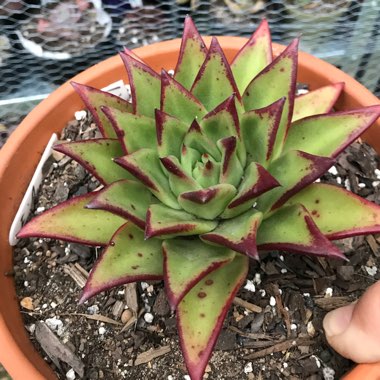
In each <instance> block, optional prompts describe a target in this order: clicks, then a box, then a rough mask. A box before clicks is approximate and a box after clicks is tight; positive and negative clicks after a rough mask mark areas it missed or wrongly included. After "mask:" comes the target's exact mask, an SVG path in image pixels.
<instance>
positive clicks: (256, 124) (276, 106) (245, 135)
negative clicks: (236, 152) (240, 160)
mask: <svg viewBox="0 0 380 380" xmlns="http://www.w3.org/2000/svg"><path fill="white" fill-rule="evenodd" d="M284 104H285V98H281V99H280V100H277V101H276V102H274V103H273V104H271V105H269V106H268V107H264V108H260V109H258V110H252V111H248V112H246V113H245V114H244V115H243V116H242V119H241V126H240V127H241V133H242V139H243V141H244V143H245V147H246V150H247V160H248V162H251V161H254V162H258V163H260V164H261V165H263V166H264V167H266V166H267V165H268V164H269V161H270V159H271V158H272V153H273V147H274V143H275V141H276V134H277V131H278V127H279V125H280V121H281V115H282V110H283V108H284Z"/></svg>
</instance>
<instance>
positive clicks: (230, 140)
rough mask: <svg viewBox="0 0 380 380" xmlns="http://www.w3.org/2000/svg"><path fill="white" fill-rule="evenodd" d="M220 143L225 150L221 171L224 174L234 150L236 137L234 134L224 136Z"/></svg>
mask: <svg viewBox="0 0 380 380" xmlns="http://www.w3.org/2000/svg"><path fill="white" fill-rule="evenodd" d="M221 144H222V146H223V148H224V151H225V156H224V160H223V167H222V173H223V174H226V172H227V169H228V167H229V164H230V161H231V158H232V155H233V154H234V153H235V151H236V137H235V136H230V137H226V138H224V139H223V140H222V141H221Z"/></svg>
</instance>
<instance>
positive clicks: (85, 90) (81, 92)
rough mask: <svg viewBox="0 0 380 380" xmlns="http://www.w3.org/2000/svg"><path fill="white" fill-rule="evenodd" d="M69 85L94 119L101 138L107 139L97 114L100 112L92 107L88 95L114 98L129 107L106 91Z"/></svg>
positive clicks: (82, 85) (73, 84) (72, 83)
mask: <svg viewBox="0 0 380 380" xmlns="http://www.w3.org/2000/svg"><path fill="white" fill-rule="evenodd" d="M70 84H71V85H72V86H73V88H74V90H75V91H76V93H77V94H78V95H79V96H80V97H81V99H82V101H83V103H84V104H85V106H86V108H88V110H89V111H90V112H91V115H92V116H93V118H94V119H95V122H96V125H97V126H98V128H99V131H100V133H101V134H102V136H103V137H107V136H106V133H105V130H104V127H103V125H102V123H101V121H100V119H99V116H98V112H101V110H98V109H97V108H96V107H94V106H93V105H92V103H91V101H90V99H89V98H88V95H87V94H88V93H91V92H92V93H99V94H104V95H105V96H107V97H110V98H114V99H115V100H116V101H117V102H118V103H125V107H126V109H127V107H128V105H130V104H129V103H128V102H127V101H126V100H124V99H122V98H120V97H119V96H116V95H113V94H111V93H109V92H106V91H101V90H98V89H97V88H95V87H91V86H86V85H84V84H80V83H76V82H73V81H71V82H70Z"/></svg>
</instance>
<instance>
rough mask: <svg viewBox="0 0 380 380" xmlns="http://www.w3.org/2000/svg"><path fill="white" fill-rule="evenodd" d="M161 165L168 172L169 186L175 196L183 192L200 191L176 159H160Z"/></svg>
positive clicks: (198, 186) (199, 187)
mask: <svg viewBox="0 0 380 380" xmlns="http://www.w3.org/2000/svg"><path fill="white" fill-rule="evenodd" d="M161 162H162V165H163V166H164V167H165V169H166V171H167V172H168V178H169V185H170V188H171V190H172V192H173V194H174V195H175V196H178V195H179V194H181V193H183V192H185V191H194V190H200V189H201V186H200V185H199V184H198V183H197V182H196V181H195V180H194V178H193V177H191V176H189V175H188V174H187V173H186V172H185V171H184V170H183V169H182V167H181V164H180V162H179V161H178V158H176V157H174V156H168V157H164V158H161Z"/></svg>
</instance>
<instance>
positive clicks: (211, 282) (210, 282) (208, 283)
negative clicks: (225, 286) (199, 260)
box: [205, 279, 214, 285]
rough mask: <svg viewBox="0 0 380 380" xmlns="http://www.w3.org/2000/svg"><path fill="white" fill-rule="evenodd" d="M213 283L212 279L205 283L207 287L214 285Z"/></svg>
mask: <svg viewBox="0 0 380 380" xmlns="http://www.w3.org/2000/svg"><path fill="white" fill-rule="evenodd" d="M213 283H214V281H213V280H211V279H208V280H206V281H205V284H206V285H212V284H213Z"/></svg>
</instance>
